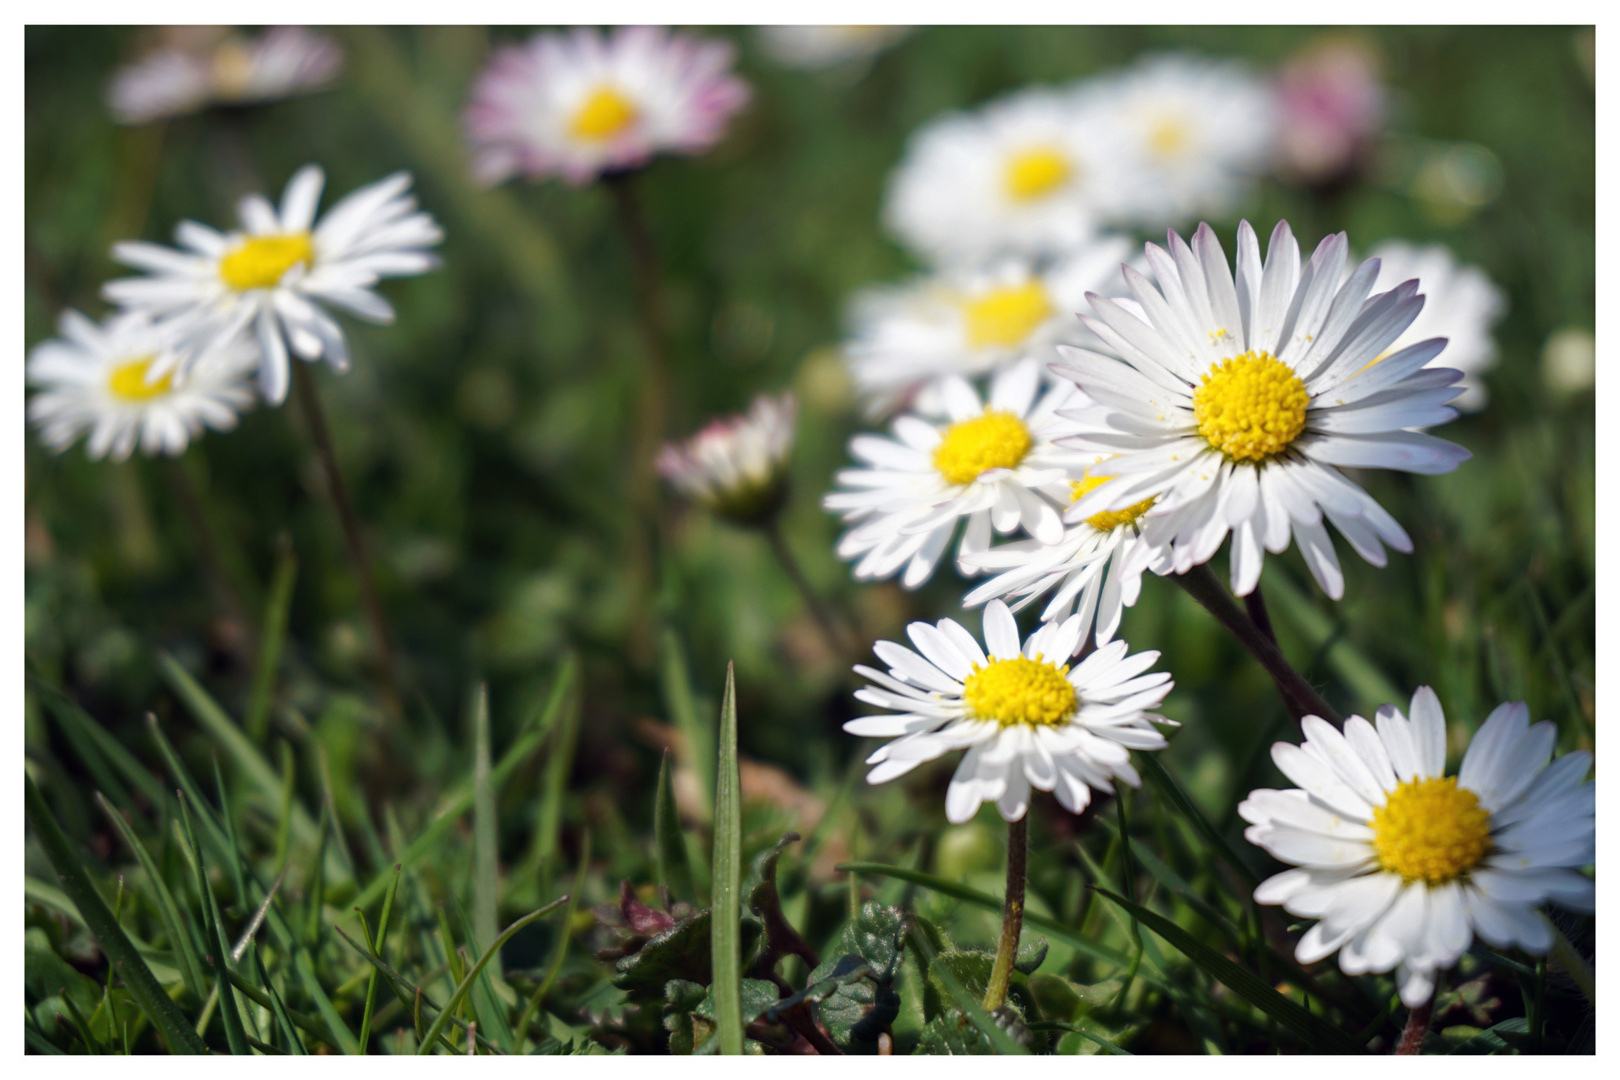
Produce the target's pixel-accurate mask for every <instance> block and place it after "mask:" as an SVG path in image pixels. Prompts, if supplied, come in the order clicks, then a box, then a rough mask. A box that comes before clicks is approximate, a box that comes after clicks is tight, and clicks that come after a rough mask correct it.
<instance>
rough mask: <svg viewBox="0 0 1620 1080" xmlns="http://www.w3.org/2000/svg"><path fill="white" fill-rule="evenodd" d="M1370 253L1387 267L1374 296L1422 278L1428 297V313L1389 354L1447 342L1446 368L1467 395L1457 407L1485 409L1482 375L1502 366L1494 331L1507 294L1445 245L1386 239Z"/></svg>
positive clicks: (1478, 269)
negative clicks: (1428, 340) (1433, 339)
mask: <svg viewBox="0 0 1620 1080" xmlns="http://www.w3.org/2000/svg"><path fill="white" fill-rule="evenodd" d="M1367 254H1368V255H1369V256H1371V257H1372V258H1375V259H1378V260H1379V261H1380V263H1381V268H1380V270H1379V271H1378V281H1377V282H1376V283H1375V284H1374V285H1373V289H1374V291H1377V290H1380V289H1393V288H1394V287H1395V286H1396V285H1398V284H1399V283H1401V282H1403V281H1409V280H1411V279H1412V278H1417V279H1418V280H1419V281H1421V282H1423V291H1424V293H1425V294H1426V295H1427V296H1428V302H1427V303H1425V304H1424V305H1423V311H1422V313H1421V314H1420V315H1418V317H1417V318H1416V319H1414V320H1413V321H1412V325H1411V326H1409V327H1407V328H1406V332H1405V333H1403V334H1402V335H1401V336H1400V337H1398V338H1396V339H1395V342H1394V344H1392V345H1390V346H1389V348H1388V349H1387V350H1385V351H1386V352H1398V351H1399V350H1401V349H1403V348H1405V347H1406V346H1408V345H1412V344H1415V343H1416V342H1418V341H1421V340H1423V339H1425V338H1431V337H1444V338H1445V339H1446V366H1447V367H1453V368H1456V369H1457V370H1459V371H1461V372H1462V373H1463V380H1462V387H1463V392H1462V396H1461V397H1459V398H1457V400H1456V401H1455V402H1454V403H1453V404H1455V405H1456V407H1457V408H1459V409H1462V410H1464V411H1465V412H1474V411H1477V410H1479V409H1481V408H1484V406H1485V400H1486V393H1485V384H1484V382H1482V381H1481V380H1480V374H1481V373H1482V372H1484V371H1486V370H1488V369H1490V368H1491V367H1492V366H1494V365H1495V363H1496V342H1495V341H1494V340H1493V339H1492V338H1491V327H1492V326H1494V325H1495V324H1496V322H1497V320H1499V319H1501V317H1502V315H1503V313H1504V312H1505V311H1506V310H1507V298H1506V297H1505V296H1503V295H1502V290H1500V289H1498V288H1497V287H1496V286H1495V285H1493V284H1491V279H1490V278H1488V277H1486V276H1485V271H1483V270H1481V269H1480V268H1479V267H1477V266H1464V265H1463V264H1461V263H1459V262H1458V261H1457V257H1456V256H1455V255H1453V254H1452V253H1451V251H1450V249H1448V248H1447V247H1446V246H1445V245H1443V244H1425V245H1422V246H1419V245H1416V244H1409V243H1406V242H1405V241H1403V240H1386V241H1384V242H1383V243H1382V244H1379V245H1378V246H1377V247H1375V248H1373V249H1372V250H1371V251H1370V252H1368V253H1367Z"/></svg>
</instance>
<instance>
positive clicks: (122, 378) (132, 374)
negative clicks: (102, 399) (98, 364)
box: [107, 356, 174, 401]
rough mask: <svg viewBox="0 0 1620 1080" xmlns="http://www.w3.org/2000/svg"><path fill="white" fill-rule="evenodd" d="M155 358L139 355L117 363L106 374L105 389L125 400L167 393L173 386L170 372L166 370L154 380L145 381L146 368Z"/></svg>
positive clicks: (148, 397) (160, 395) (151, 397)
mask: <svg viewBox="0 0 1620 1080" xmlns="http://www.w3.org/2000/svg"><path fill="white" fill-rule="evenodd" d="M156 359H157V357H155V356H141V357H137V358H136V359H134V360H126V361H124V362H123V363H122V364H119V365H118V366H117V367H115V368H113V369H112V374H110V375H108V376H107V389H109V390H111V391H112V394H113V397H116V398H122V399H123V400H125V401H151V400H152V399H153V398H155V397H162V396H163V395H164V394H167V393H168V392H169V391H170V390H171V389H172V388H173V386H174V376H173V374H172V373H169V372H166V373H165V374H164V375H163V377H162V378H160V379H158V380H157V381H156V382H150V383H149V382H147V381H146V372H147V369H148V368H150V367H151V366H152V361H153V360H156Z"/></svg>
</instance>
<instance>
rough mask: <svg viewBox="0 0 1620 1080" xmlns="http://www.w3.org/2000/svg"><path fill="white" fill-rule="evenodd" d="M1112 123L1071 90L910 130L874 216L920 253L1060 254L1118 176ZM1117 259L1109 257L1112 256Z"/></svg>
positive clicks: (1090, 222) (1033, 93) (1009, 100)
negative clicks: (880, 217)
mask: <svg viewBox="0 0 1620 1080" xmlns="http://www.w3.org/2000/svg"><path fill="white" fill-rule="evenodd" d="M1117 135H1118V133H1117V130H1116V127H1115V125H1112V124H1110V123H1108V121H1107V119H1106V118H1105V117H1104V116H1103V115H1102V114H1101V113H1100V112H1099V110H1097V109H1095V108H1091V107H1087V105H1086V104H1084V103H1083V102H1082V101H1080V100H1079V99H1077V98H1076V96H1075V95H1073V94H1068V93H1062V92H1059V91H1056V90H1050V89H1046V88H1037V89H1032V90H1025V91H1022V92H1020V93H1017V94H1013V95H1010V96H1008V97H1005V98H1002V99H1000V100H998V101H995V102H992V103H990V104H989V105H986V106H984V107H983V108H982V109H979V110H977V111H975V112H971V113H953V114H951V115H949V116H945V117H943V118H941V119H939V120H936V121H934V122H932V123H930V124H928V125H926V126H925V127H923V128H921V129H920V130H919V131H917V132H916V134H914V135H913V136H912V137H911V140H910V145H909V147H908V148H907V151H906V156H905V159H904V160H903V161H901V163H900V166H899V168H898V169H896V170H895V172H894V175H893V176H892V177H891V178H890V180H889V191H888V196H887V198H886V200H885V204H884V209H883V217H884V222H885V224H886V225H887V226H888V228H889V230H890V231H891V232H893V233H894V234H895V235H896V236H898V237H899V238H900V240H901V241H902V242H904V243H905V244H906V245H908V246H909V247H911V248H912V249H913V250H915V251H916V252H917V253H918V254H919V255H921V256H922V257H923V258H924V259H929V260H934V261H937V262H949V261H952V260H960V259H975V258H982V257H985V256H987V255H995V254H1005V253H1008V252H1014V253H1024V254H1043V253H1054V252H1067V251H1069V250H1072V249H1073V248H1074V247H1075V246H1076V245H1078V244H1079V243H1081V242H1082V241H1083V240H1085V239H1086V238H1087V237H1088V236H1090V235H1091V233H1092V232H1093V230H1094V229H1095V224H1096V205H1097V201H1098V199H1099V198H1100V197H1101V196H1102V195H1103V193H1105V192H1107V191H1109V190H1110V189H1111V187H1112V186H1113V185H1114V184H1115V183H1116V182H1117V181H1118V180H1119V178H1118V177H1116V176H1114V175H1113V173H1114V170H1113V162H1114V161H1116V160H1117V159H1118V158H1119V157H1120V155H1121V154H1122V153H1123V150H1122V148H1121V147H1119V146H1115V145H1113V144H1112V143H1111V141H1110V140H1111V139H1115V138H1117ZM1116 261H1117V260H1116Z"/></svg>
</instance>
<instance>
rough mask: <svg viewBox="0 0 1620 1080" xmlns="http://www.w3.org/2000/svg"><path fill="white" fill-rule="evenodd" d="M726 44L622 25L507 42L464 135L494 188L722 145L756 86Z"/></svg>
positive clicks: (478, 90)
mask: <svg viewBox="0 0 1620 1080" xmlns="http://www.w3.org/2000/svg"><path fill="white" fill-rule="evenodd" d="M734 53H735V50H734V49H733V48H732V47H731V43H730V42H728V41H720V40H706V39H703V38H697V37H693V36H691V35H689V34H674V33H671V32H670V31H669V30H668V29H667V28H664V27H652V26H625V27H620V28H618V29H616V30H614V31H613V32H612V33H611V34H609V35H606V36H604V35H602V34H599V33H598V32H597V31H595V30H587V29H583V28H581V29H576V30H574V31H573V32H572V33H569V34H566V35H565V34H555V33H548V34H536V35H535V36H534V37H533V38H530V39H529V41H528V43H527V44H524V45H521V46H518V45H504V46H502V47H501V48H499V49H497V50H496V51H495V55H494V57H493V58H492V59H491V60H490V62H489V65H488V66H487V67H486V68H485V69H484V71H483V74H481V75H480V76H479V77H478V82H477V83H476V84H475V85H474V86H473V91H472V102H471V103H470V104H469V105H468V106H467V112H466V117H465V121H466V128H467V138H468V141H469V142H470V143H471V145H472V149H473V153H474V155H475V161H474V171H475V173H476V174H477V177H478V179H479V180H480V181H482V182H484V183H486V184H494V183H499V182H500V181H502V180H505V179H507V178H509V177H512V176H519V175H521V176H527V177H529V178H530V179H539V178H541V177H545V176H550V175H553V174H555V175H558V176H561V177H562V178H563V179H564V180H566V181H568V183H570V184H575V185H578V184H584V183H587V182H588V181H591V180H594V179H596V178H597V177H598V176H600V175H601V174H603V173H605V172H610V171H613V170H619V169H630V168H635V167H638V166H641V165H645V164H646V163H647V162H648V161H649V160H650V159H651V158H652V156H653V155H654V154H659V153H666V154H697V153H701V152H702V151H704V150H707V149H708V148H709V147H710V146H713V145H714V144H715V143H716V142H718V141H719V139H720V136H721V134H722V133H723V132H724V130H725V126H726V121H727V120H729V119H730V118H731V114H732V113H734V112H736V111H737V110H738V109H740V108H742V107H743V105H744V104H746V103H747V101H748V95H749V91H748V84H747V83H745V82H743V81H742V80H741V79H739V78H737V77H736V76H735V75H733V74H732V72H731V65H732V61H733V59H734Z"/></svg>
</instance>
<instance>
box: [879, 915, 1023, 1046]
mask: <svg viewBox="0 0 1620 1080" xmlns="http://www.w3.org/2000/svg"><path fill="white" fill-rule="evenodd" d="M907 940H908V941H909V942H911V944H912V946H913V947H914V948H915V949H916V950H917V953H918V956H919V958H920V960H921V962H922V966H923V968H924V970H925V971H927V973H928V976H927V977H928V980H929V982H930V983H932V982H935V981H936V980H937V981H938V984H939V986H940V987H941V988H942V989H943V990H944V991H945V995H946V997H947V998H949V999H950V1000H951V1001H952V1002H954V1003H955V1005H956V1008H955V1009H954V1010H951V1011H947V1012H945V1013H943V1014H941V1015H940V1016H937V1017H935V1018H934V1019H933V1020H931V1021H930V1022H929V1024H928V1026H927V1027H926V1028H924V1029H923V1039H922V1042H921V1043H919V1044H918V1051H919V1052H920V1053H947V1054H961V1053H974V1054H984V1053H994V1054H1027V1053H1029V1048H1028V1047H1026V1046H1025V1045H1024V1044H1023V1043H1021V1042H1019V1041H1018V1040H1017V1039H1015V1038H1013V1037H1012V1035H1010V1034H1008V1032H1007V1031H1006V1030H1005V1029H1004V1028H1002V1026H1001V1025H1000V1024H998V1023H996V1020H995V1018H994V1017H992V1016H991V1015H990V1014H989V1013H988V1012H986V1011H985V1008H984V1005H983V1004H982V1003H981V1001H980V1000H979V999H980V995H981V994H982V993H983V985H982V984H981V987H980V992H979V993H978V994H975V993H973V992H972V991H970V990H969V989H968V988H967V987H966V986H964V985H963V984H962V981H961V980H960V979H959V978H957V976H956V973H955V972H954V971H953V970H951V969H952V966H953V965H951V964H949V963H946V964H940V963H937V961H938V960H939V959H940V958H941V957H944V956H948V955H951V954H949V953H938V952H936V951H935V949H934V945H933V942H932V941H931V940H929V935H927V934H924V933H919V932H913V933H910V934H908V935H907ZM958 955H961V954H958ZM991 963H994V960H992V961H991ZM936 969H937V970H936ZM984 975H985V981H986V982H988V981H989V976H990V969H989V968H988V967H986V968H985V971H984ZM969 1028H971V1029H972V1030H973V1031H975V1032H977V1033H978V1034H977V1037H975V1036H974V1035H972V1034H970V1033H969V1031H968V1029H969ZM929 1047H932V1049H929ZM971 1047H978V1048H977V1049H971Z"/></svg>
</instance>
